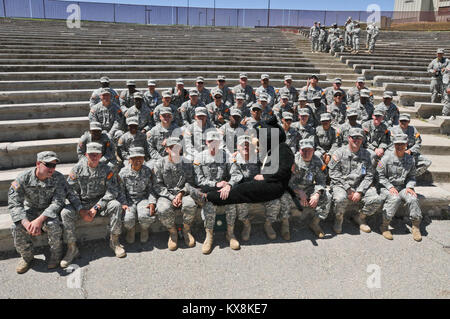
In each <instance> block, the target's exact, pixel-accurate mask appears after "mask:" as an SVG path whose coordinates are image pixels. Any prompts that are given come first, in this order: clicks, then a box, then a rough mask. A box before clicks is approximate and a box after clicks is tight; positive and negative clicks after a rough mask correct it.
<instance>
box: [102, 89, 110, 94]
mask: <svg viewBox="0 0 450 319" xmlns="http://www.w3.org/2000/svg"><path fill="white" fill-rule="evenodd" d="M104 94H109V95H111V91H110V90H108V89H107V88H102V89H101V90H100V95H104Z"/></svg>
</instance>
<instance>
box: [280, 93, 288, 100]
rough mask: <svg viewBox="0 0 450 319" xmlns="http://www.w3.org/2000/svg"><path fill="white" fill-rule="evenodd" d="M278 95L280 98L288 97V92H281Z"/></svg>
mask: <svg viewBox="0 0 450 319" xmlns="http://www.w3.org/2000/svg"><path fill="white" fill-rule="evenodd" d="M280 97H281V98H282V99H289V93H288V92H282V93H281V95H280Z"/></svg>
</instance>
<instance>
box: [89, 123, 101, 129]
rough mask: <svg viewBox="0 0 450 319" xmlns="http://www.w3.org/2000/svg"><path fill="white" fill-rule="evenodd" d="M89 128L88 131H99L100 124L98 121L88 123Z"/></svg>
mask: <svg viewBox="0 0 450 319" xmlns="http://www.w3.org/2000/svg"><path fill="white" fill-rule="evenodd" d="M89 130H90V131H101V130H102V125H101V124H100V123H99V122H91V123H89Z"/></svg>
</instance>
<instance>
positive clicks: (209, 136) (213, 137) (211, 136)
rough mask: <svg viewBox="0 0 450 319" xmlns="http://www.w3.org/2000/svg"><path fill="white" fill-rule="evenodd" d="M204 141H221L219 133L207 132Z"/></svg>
mask: <svg viewBox="0 0 450 319" xmlns="http://www.w3.org/2000/svg"><path fill="white" fill-rule="evenodd" d="M206 140H207V141H220V140H222V137H221V136H220V133H219V132H218V131H209V132H208V133H206Z"/></svg>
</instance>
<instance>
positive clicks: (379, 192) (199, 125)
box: [8, 73, 431, 273]
mask: <svg viewBox="0 0 450 319" xmlns="http://www.w3.org/2000/svg"><path fill="white" fill-rule="evenodd" d="M239 78H240V80H239V84H237V85H236V86H234V87H231V88H229V87H228V86H227V85H226V78H225V77H224V76H222V75H219V76H218V77H217V81H216V83H217V86H216V87H214V88H213V89H212V90H211V91H210V90H208V89H207V88H205V86H204V82H205V81H204V78H203V77H198V78H197V79H196V83H195V88H193V89H190V90H189V91H188V90H187V89H185V88H184V80H183V79H181V78H180V79H177V80H176V85H175V87H173V88H171V89H169V90H166V91H163V92H162V94H160V93H158V91H157V90H156V82H155V81H153V80H149V81H148V90H146V91H145V92H141V91H139V90H137V89H136V82H135V81H133V80H129V81H127V82H126V85H127V88H126V89H125V90H123V91H122V92H121V94H120V95H119V94H117V92H116V91H115V90H114V89H113V88H111V87H110V85H109V84H110V80H109V78H107V77H102V78H101V79H100V84H101V87H100V88H99V89H97V90H95V91H94V92H93V93H92V96H91V99H90V104H91V109H90V113H89V122H90V124H89V130H88V131H86V132H85V133H84V134H83V136H82V137H81V138H80V141H79V144H78V145H77V153H78V157H79V161H78V163H77V164H76V165H75V166H74V167H73V168H72V169H71V171H70V174H69V176H68V177H67V179H65V178H64V177H63V175H62V174H61V173H59V172H58V171H56V170H55V169H56V166H57V164H58V163H59V161H60V160H59V157H58V155H57V154H55V153H54V152H51V151H45V152H41V153H39V154H37V161H36V167H34V168H32V169H28V170H26V171H24V172H22V173H21V174H19V175H18V177H17V178H16V179H15V181H14V182H13V183H12V184H11V187H10V190H9V196H8V208H9V211H10V213H11V216H12V220H13V222H14V225H13V227H12V234H13V237H14V244H15V247H16V249H17V251H18V252H19V254H20V255H21V259H20V260H19V264H18V265H17V269H16V270H17V272H18V273H24V272H26V271H27V270H28V269H29V267H30V264H31V262H32V260H33V252H32V241H31V238H32V236H38V235H40V234H41V232H42V230H43V231H45V232H46V233H47V234H48V242H49V245H50V252H51V256H50V258H49V261H48V267H49V268H56V267H58V266H61V267H63V268H65V267H68V266H69V265H70V263H71V262H72V260H73V259H74V258H76V257H77V256H78V255H79V250H78V247H77V245H76V239H77V238H76V228H77V221H79V220H84V221H85V222H92V221H93V220H94V218H95V217H96V216H107V217H108V218H109V228H110V246H111V248H112V250H113V251H114V253H115V255H116V256H117V257H119V258H122V257H125V256H126V251H125V249H124V246H123V245H121V244H120V241H119V237H120V235H121V233H122V229H125V231H126V242H127V243H133V242H134V241H135V235H136V234H135V232H136V226H137V225H138V224H139V227H140V241H141V242H142V243H145V242H146V241H147V240H148V236H149V234H148V233H149V228H150V226H151V225H152V224H153V223H154V222H155V221H156V220H159V222H160V223H161V224H162V225H163V226H165V227H166V228H167V230H168V232H169V240H168V248H169V250H175V249H177V247H178V232H177V225H176V224H175V217H176V214H177V213H181V215H182V221H183V226H182V237H184V241H185V244H186V245H187V246H188V247H194V246H195V244H196V241H195V238H194V236H193V235H192V232H191V226H192V224H193V222H194V219H195V216H196V211H197V208H201V217H202V219H203V221H204V227H205V231H206V239H205V241H204V243H203V246H202V252H203V253H204V254H209V253H210V252H211V250H212V243H213V237H214V229H215V225H216V216H217V214H220V213H225V216H226V218H225V222H226V225H227V230H226V238H227V240H228V241H229V243H230V247H231V248H232V249H239V248H240V243H239V241H238V240H237V238H236V236H235V234H234V225H235V221H236V218H237V219H239V220H240V221H242V223H243V229H242V233H241V238H242V240H243V241H248V240H249V238H250V234H251V223H250V219H249V208H250V204H249V203H242V204H236V205H224V206H216V205H213V204H212V203H211V202H208V201H206V202H205V201H204V199H203V200H201V199H199V197H198V194H199V190H201V191H203V192H207V191H208V190H210V189H218V191H219V192H220V197H221V199H226V198H227V196H228V194H229V192H230V190H231V189H232V188H233V187H234V186H235V185H237V184H239V183H243V182H246V181H252V180H263V179H264V176H265V171H264V169H265V168H264V166H265V164H266V163H265V160H264V161H263V159H260V158H258V156H257V155H258V149H259V148H260V147H262V145H261V141H258V134H257V131H256V125H258V123H261V122H263V121H266V120H268V119H274V117H276V120H277V121H278V123H279V126H280V130H283V132H284V133H285V135H286V138H287V139H286V143H287V145H288V146H289V147H290V148H291V150H292V153H293V154H295V164H294V165H293V166H292V176H291V178H290V180H289V187H290V189H291V190H292V191H291V192H286V193H285V194H284V195H283V196H282V197H280V198H278V199H276V200H272V201H269V202H265V203H263V206H264V207H265V216H266V222H265V224H264V230H265V232H266V234H267V236H268V238H270V239H275V238H276V236H277V235H276V232H275V231H274V229H273V227H272V224H273V223H274V222H277V221H281V235H282V237H283V238H284V239H286V240H289V239H290V231H289V216H290V211H291V209H292V208H293V207H295V206H296V207H297V208H299V207H300V208H301V209H303V210H304V211H305V212H308V211H311V212H312V213H313V219H312V221H311V223H310V224H309V227H310V228H311V230H312V231H313V232H314V233H315V234H316V235H317V236H318V237H319V238H323V237H324V232H323V230H322V229H321V227H320V221H322V220H324V219H325V218H326V217H327V216H328V214H329V213H330V211H331V210H334V213H335V215H336V217H335V224H334V227H333V229H334V231H335V232H336V233H337V234H339V233H341V232H342V221H343V216H344V212H345V211H346V208H347V206H348V204H350V203H352V204H354V205H356V206H357V207H356V208H355V210H356V211H357V213H356V215H355V216H354V217H353V219H354V220H355V222H356V223H357V224H358V227H359V228H360V229H361V230H362V231H364V232H370V231H371V230H370V227H369V226H368V225H367V223H366V216H370V215H372V214H374V213H375V212H376V211H377V210H378V209H379V208H380V207H382V211H383V224H382V225H381V227H380V229H381V232H382V234H383V236H384V237H385V238H388V239H392V234H391V233H390V231H389V228H388V226H389V222H390V221H391V219H392V218H393V216H394V215H395V213H396V211H397V209H398V207H399V206H400V204H401V202H402V201H404V202H406V204H407V208H408V209H409V212H410V216H411V219H412V225H413V228H412V232H413V237H414V239H415V240H417V241H419V240H421V234H420V230H419V225H420V221H421V218H422V214H421V210H420V207H419V205H418V199H417V194H416V193H415V192H414V186H415V184H416V176H418V175H421V174H423V173H424V172H425V171H426V169H427V167H428V166H429V165H430V164H431V162H430V161H429V160H428V159H426V158H425V157H423V156H422V155H421V154H420V147H421V137H420V133H419V132H417V129H416V128H414V127H413V126H411V125H410V116H409V114H400V113H399V110H398V107H397V106H396V105H395V104H393V103H392V93H391V92H385V93H384V95H383V102H381V103H380V104H378V105H376V106H374V104H373V95H372V93H371V92H370V90H369V89H368V88H367V87H366V86H365V79H364V78H358V79H357V81H356V83H355V86H354V87H352V88H351V89H349V90H348V92H345V91H344V90H343V89H342V88H341V85H342V80H341V79H339V78H337V79H335V80H334V81H333V85H332V87H329V88H327V89H325V90H324V89H322V88H321V87H320V86H319V77H318V76H317V75H314V74H312V75H311V76H310V77H309V79H308V82H307V85H306V86H305V87H303V88H301V89H296V88H295V87H294V86H293V78H292V76H291V75H285V76H284V84H285V85H284V86H283V87H282V88H279V89H275V88H274V87H273V86H271V85H270V78H269V75H268V74H262V75H261V86H259V87H258V88H256V89H253V88H252V87H251V86H250V85H249V84H248V76H247V74H246V73H241V74H240V76H239ZM261 162H263V163H261ZM327 184H329V185H330V188H329V190H327ZM63 238H64V241H65V242H66V243H67V251H66V254H65V255H64V257H63Z"/></svg>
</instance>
